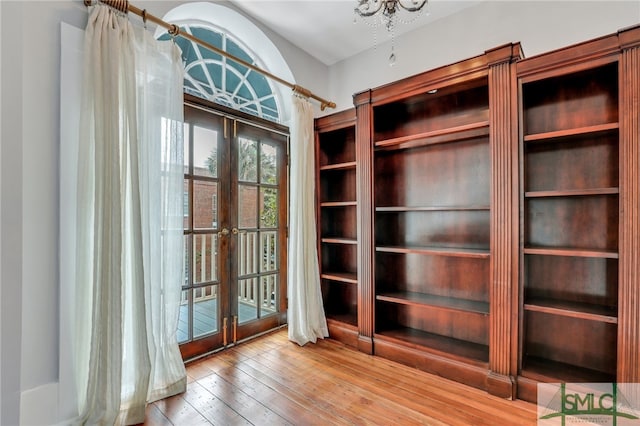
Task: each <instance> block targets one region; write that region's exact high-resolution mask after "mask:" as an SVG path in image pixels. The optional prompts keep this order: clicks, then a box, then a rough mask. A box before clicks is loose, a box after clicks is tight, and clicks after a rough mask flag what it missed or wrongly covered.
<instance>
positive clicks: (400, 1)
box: [354, 0, 429, 66]
mask: <svg viewBox="0 0 640 426" xmlns="http://www.w3.org/2000/svg"><path fill="white" fill-rule="evenodd" d="M357 1H358V5H357V6H356V7H355V9H354V10H355V13H356V15H357V16H360V17H362V18H368V17H371V16H374V17H379V18H380V19H379V21H378V22H373V24H371V26H378V25H384V27H385V28H386V29H387V32H388V33H389V35H390V36H391V55H390V56H389V65H391V66H393V65H394V64H395V62H396V55H395V53H394V51H393V48H394V39H395V26H396V21H398V20H400V22H401V23H409V22H412V21H413V20H414V19H415V18H416V17H417V16H419V15H420V14H416V16H415V17H414V18H413V19H410V20H405V19H402V18H399V17H398V13H399V12H401V11H406V12H420V11H422V10H423V8H424V6H425V5H426V4H427V3H428V2H429V0H357ZM365 22H366V21H365Z"/></svg>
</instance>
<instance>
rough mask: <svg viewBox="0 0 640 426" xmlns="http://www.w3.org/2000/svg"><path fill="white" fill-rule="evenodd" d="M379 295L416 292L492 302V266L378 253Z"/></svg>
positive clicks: (478, 261)
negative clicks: (490, 280) (490, 298)
mask: <svg viewBox="0 0 640 426" xmlns="http://www.w3.org/2000/svg"><path fill="white" fill-rule="evenodd" d="M376 264H378V265H384V267H383V268H382V267H381V268H378V270H377V273H376V293H377V294H380V293H396V292H415V293H426V294H431V295H435V296H443V297H452V298H455V299H464V300H473V301H478V302H488V301H489V285H488V281H489V262H488V261H487V259H473V258H462V257H447V256H424V255H420V254H397V253H377V254H376Z"/></svg>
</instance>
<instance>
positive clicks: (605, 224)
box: [524, 195, 619, 251]
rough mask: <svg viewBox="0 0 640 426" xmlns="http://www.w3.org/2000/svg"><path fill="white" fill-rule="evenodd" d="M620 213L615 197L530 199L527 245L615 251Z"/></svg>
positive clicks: (528, 204) (526, 210) (527, 219)
mask: <svg viewBox="0 0 640 426" xmlns="http://www.w3.org/2000/svg"><path fill="white" fill-rule="evenodd" d="M618 213H619V207H618V197H617V196H616V195H598V196H585V197H566V198H564V197H553V198H540V199H529V200H527V201H526V202H525V225H524V226H525V229H524V233H525V234H524V238H525V244H526V245H527V246H531V247H567V248H577V249H596V250H598V249H599V250H612V251H616V250H618Z"/></svg>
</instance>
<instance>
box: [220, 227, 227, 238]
mask: <svg viewBox="0 0 640 426" xmlns="http://www.w3.org/2000/svg"><path fill="white" fill-rule="evenodd" d="M227 235H229V230H228V229H227V228H222V230H221V231H220V232H218V237H224V236H227Z"/></svg>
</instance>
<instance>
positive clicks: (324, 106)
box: [320, 102, 336, 111]
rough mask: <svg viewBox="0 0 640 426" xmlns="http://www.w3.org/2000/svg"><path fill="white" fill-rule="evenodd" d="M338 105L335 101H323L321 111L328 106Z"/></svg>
mask: <svg viewBox="0 0 640 426" xmlns="http://www.w3.org/2000/svg"><path fill="white" fill-rule="evenodd" d="M335 107H336V103H335V102H323V103H322V104H321V105H320V111H324V110H325V109H327V108H332V109H333V108H335Z"/></svg>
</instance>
